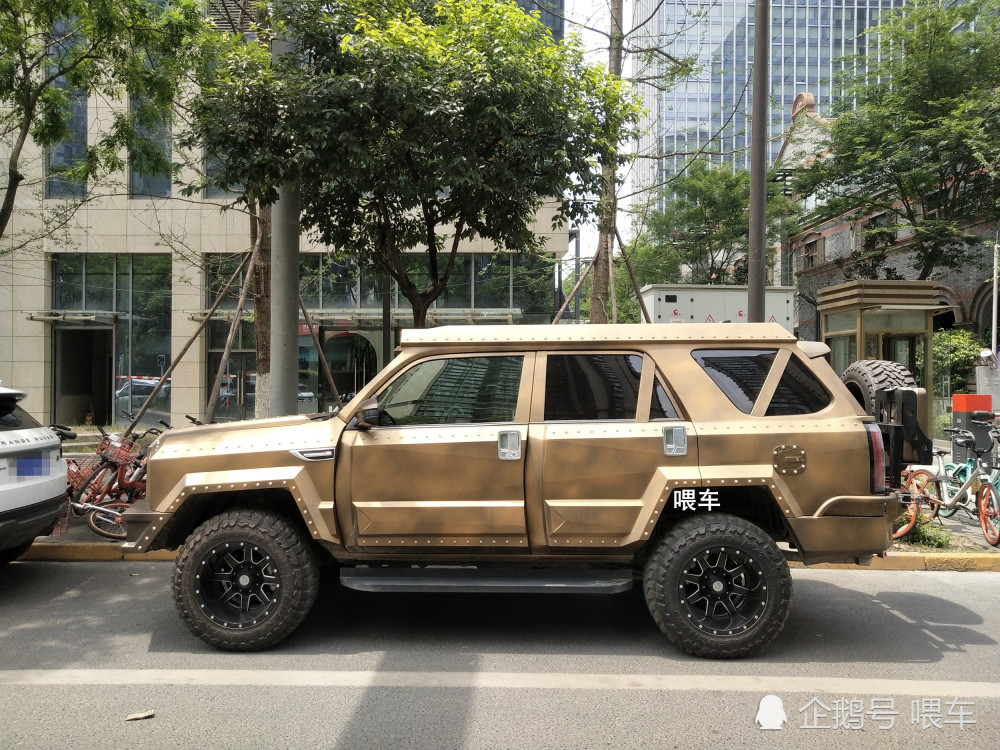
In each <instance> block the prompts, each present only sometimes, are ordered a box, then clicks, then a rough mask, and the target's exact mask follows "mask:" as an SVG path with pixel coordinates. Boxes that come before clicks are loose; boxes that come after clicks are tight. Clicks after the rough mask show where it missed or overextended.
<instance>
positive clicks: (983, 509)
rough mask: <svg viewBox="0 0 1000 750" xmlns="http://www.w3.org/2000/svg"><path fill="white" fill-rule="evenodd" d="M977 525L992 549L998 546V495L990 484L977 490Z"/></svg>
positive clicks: (999, 504)
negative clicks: (980, 527)
mask: <svg viewBox="0 0 1000 750" xmlns="http://www.w3.org/2000/svg"><path fill="white" fill-rule="evenodd" d="M977 501H978V502H977V504H978V506H979V525H980V526H982V527H983V536H985V537H986V541H987V542H989V543H990V544H992V545H993V546H994V547H996V546H997V545H1000V495H998V494H997V491H996V488H995V487H994V486H993V485H992V484H984V485H983V486H982V487H981V488H980V489H979V496H978V498H977Z"/></svg>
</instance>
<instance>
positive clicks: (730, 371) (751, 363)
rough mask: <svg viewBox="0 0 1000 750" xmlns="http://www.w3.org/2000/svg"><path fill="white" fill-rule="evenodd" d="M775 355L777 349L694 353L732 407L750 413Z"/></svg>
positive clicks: (722, 350) (716, 350)
mask: <svg viewBox="0 0 1000 750" xmlns="http://www.w3.org/2000/svg"><path fill="white" fill-rule="evenodd" d="M776 354H777V351H776V350H774V349H766V350H750V349H699V350H696V351H694V352H692V353H691V356H693V357H694V359H695V361H696V362H697V363H698V364H699V365H701V368H702V369H703V370H704V371H705V373H706V374H707V375H708V376H709V377H710V378H711V379H712V380H713V381H714V382H715V384H716V385H717V386H719V390H721V391H722V392H723V393H724V394H726V398H728V399H729V400H730V401H731V402H732V403H733V406H735V407H736V408H737V409H739V410H740V411H741V412H743V413H744V414H749V413H750V412H751V411H753V405H754V404H755V403H757V397H758V396H759V395H760V391H761V388H763V387H764V381H765V380H767V374H768V373H769V372H770V371H771V365H772V364H774V357H775V355H776Z"/></svg>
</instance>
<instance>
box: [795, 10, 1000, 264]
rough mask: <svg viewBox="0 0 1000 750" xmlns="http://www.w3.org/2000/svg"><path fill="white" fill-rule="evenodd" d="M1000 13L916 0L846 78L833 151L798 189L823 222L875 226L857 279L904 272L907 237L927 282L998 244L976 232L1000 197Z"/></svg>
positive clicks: (858, 257) (881, 30)
mask: <svg viewBox="0 0 1000 750" xmlns="http://www.w3.org/2000/svg"><path fill="white" fill-rule="evenodd" d="M998 11H1000V5H998V3H997V2H996V0H969V2H967V3H956V4H951V3H940V2H939V0H915V2H913V3H908V4H907V5H906V6H905V7H903V8H900V9H899V10H897V11H894V12H892V13H889V14H887V16H886V17H885V19H884V21H883V22H882V24H881V25H880V26H878V27H877V28H874V29H870V30H869V31H868V32H867V33H868V35H869V36H870V37H872V38H874V37H875V36H879V37H881V45H880V46H879V47H876V46H875V45H870V49H872V50H876V49H877V50H879V51H878V52H874V51H873V53H872V54H871V56H870V57H869V59H868V60H867V70H866V71H865V72H864V73H860V74H857V75H855V76H853V77H849V78H847V79H846V80H845V86H846V90H847V92H848V96H847V97H846V98H845V99H844V100H843V105H842V107H841V110H840V116H839V117H838V119H837V120H836V121H835V122H834V123H833V125H832V126H831V129H830V138H829V153H828V154H827V155H826V156H825V157H824V158H822V159H820V160H818V161H817V162H816V163H815V164H814V165H813V166H812V167H810V168H809V169H807V170H804V171H803V172H802V173H801V174H800V175H799V176H798V178H797V179H796V182H795V187H796V191H797V192H798V193H799V194H800V195H807V196H809V195H811V196H815V197H816V198H817V199H818V201H819V202H820V204H821V207H820V209H819V211H818V217H819V218H820V219H823V218H831V217H835V216H843V217H845V218H846V219H848V220H863V221H865V222H866V224H867V226H866V238H865V240H864V242H863V243H862V247H860V248H858V249H856V250H855V252H854V253H853V255H852V256H851V259H850V260H851V263H852V265H853V266H854V268H853V271H852V273H853V274H854V275H860V276H873V277H877V276H878V274H879V273H880V272H881V273H885V274H887V275H888V276H892V275H894V269H891V268H888V267H887V266H886V263H885V261H886V258H887V256H888V254H889V252H890V251H892V250H893V248H894V247H895V246H896V245H897V238H901V241H902V242H903V243H905V245H906V246H907V249H909V250H911V251H912V255H911V259H912V265H913V269H914V270H915V271H916V273H917V276H918V278H920V279H926V278H929V277H930V275H931V274H932V273H933V271H934V269H935V268H939V267H944V268H950V269H956V270H958V269H962V268H963V267H965V266H966V264H967V263H968V262H969V261H970V260H971V259H972V258H974V257H975V256H976V255H977V249H978V248H979V246H980V245H982V244H983V242H984V241H987V240H988V238H983V237H981V236H980V235H978V234H976V232H975V225H976V224H977V223H980V222H982V221H983V220H984V219H986V218H995V217H996V216H997V213H998V203H997V200H998V197H1000V186H998V184H997V179H996V177H997V174H996V167H997V164H998V163H1000V15H998ZM886 50H889V51H890V53H891V54H888V55H886V52H885V51H886Z"/></svg>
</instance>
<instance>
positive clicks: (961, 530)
mask: <svg viewBox="0 0 1000 750" xmlns="http://www.w3.org/2000/svg"><path fill="white" fill-rule="evenodd" d="M934 523H935V524H937V523H942V525H944V526H945V527H946V528H947V529H949V530H950V531H951V532H952V534H953V538H954V539H957V540H960V545H956V546H959V547H960V549H956V550H950V551H945V550H942V551H941V552H930V551H927V552H925V551H919V552H911V551H904V550H897V549H891V550H889V552H888V555H887V556H886V557H885V558H875V559H874V560H872V563H871V565H870V566H863V567H862V566H858V565H850V564H845V565H835V564H828V563H824V564H822V565H816V566H812V567H815V568H834V569H843V570H866V569H867V570H958V571H962V570H976V571H994V572H1000V550H998V549H995V548H993V547H990V546H989V545H988V544H987V543H986V540H985V539H984V538H983V532H982V530H981V529H980V528H979V521H978V520H977V519H974V518H969V517H968V516H966V515H965V514H964V513H962V512H961V511H960V512H959V513H957V514H955V516H953V517H952V518H949V519H946V520H942V521H940V522H939V521H935V522H934ZM176 554H177V553H176V552H175V551H172V550H157V551H155V552H146V553H143V554H131V553H130V554H127V555H126V554H123V553H122V550H121V542H116V541H114V540H111V539H105V538H104V537H101V536H98V535H97V534H95V533H94V532H93V531H91V530H90V527H89V526H88V525H87V520H86V518H84V517H83V516H71V517H70V519H69V523H68V525H66V528H65V530H64V531H63V533H61V534H53V535H52V536H47V537H39V538H38V539H36V540H35V543H34V545H32V547H31V549H30V550H28V552H26V553H25V554H24V556H23V557H21V558H19V559H21V560H43V561H71V560H78V561H90V562H94V561H116V560H173V559H174V557H175V556H176ZM792 567H803V566H802V565H801V563H792Z"/></svg>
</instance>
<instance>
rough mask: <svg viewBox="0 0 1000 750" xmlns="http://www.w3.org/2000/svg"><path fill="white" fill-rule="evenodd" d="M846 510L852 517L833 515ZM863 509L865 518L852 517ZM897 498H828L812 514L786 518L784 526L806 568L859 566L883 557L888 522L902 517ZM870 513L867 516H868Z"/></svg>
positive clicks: (888, 542) (888, 541)
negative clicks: (842, 564) (838, 564)
mask: <svg viewBox="0 0 1000 750" xmlns="http://www.w3.org/2000/svg"><path fill="white" fill-rule="evenodd" d="M847 508H850V509H851V510H852V511H854V513H855V514H853V515H833V514H834V513H836V512H837V511H838V510H845V509H847ZM859 509H864V512H865V515H856V513H857V512H858V510H859ZM902 510H903V506H902V505H901V504H900V502H899V496H898V495H896V494H895V493H892V494H889V495H872V496H866V497H849V498H832V499H831V500H830V501H828V502H827V503H824V505H823V507H821V508H820V509H819V510H818V511H817V512H816V514H814V515H812V516H805V517H802V518H789V519H788V525H789V527H790V528H791V531H792V535H793V537H794V539H795V542H796V547H797V548H798V557H799V558H800V559H801V560H802V561H803V562H804V563H806V564H812V563H821V562H863V561H865V560H866V559H867V558H870V557H871V556H872V555H883V554H884V553H885V551H886V550H887V549H888V548H889V546H890V545H891V544H892V522H893V521H895V520H896V518H898V517H899V515H900V513H902ZM868 513H870V514H871V515H868Z"/></svg>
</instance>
